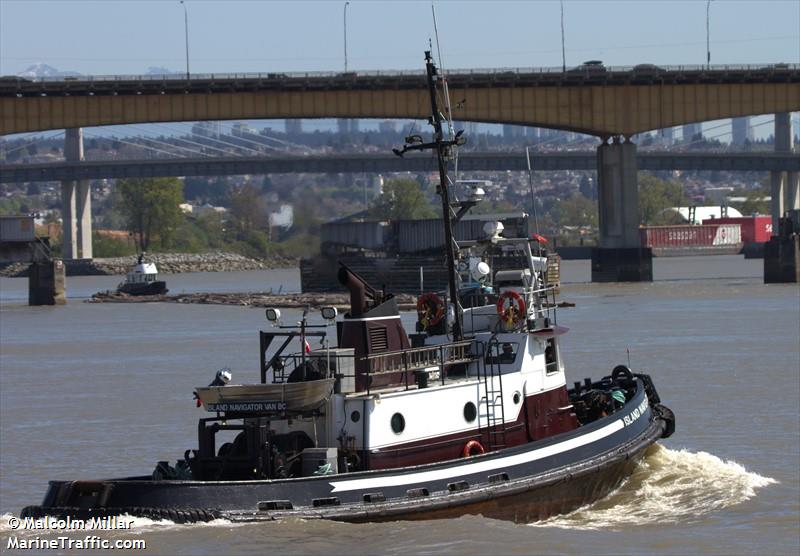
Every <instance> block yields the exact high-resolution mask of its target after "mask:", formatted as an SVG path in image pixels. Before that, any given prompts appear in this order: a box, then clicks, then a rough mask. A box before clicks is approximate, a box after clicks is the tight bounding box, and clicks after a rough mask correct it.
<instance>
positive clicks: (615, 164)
mask: <svg viewBox="0 0 800 556" xmlns="http://www.w3.org/2000/svg"><path fill="white" fill-rule="evenodd" d="M597 202H598V209H599V219H600V237H599V246H598V247H595V248H594V249H592V282H652V280H653V253H652V251H651V250H650V249H649V248H647V247H642V246H641V241H640V236H639V184H638V180H637V166H636V145H635V144H634V143H633V142H631V140H630V138H625V140H624V141H623V140H621V138H620V137H619V136H616V137H614V138H613V140H612V143H611V144H609V143H608V142H606V141H604V142H603V144H602V145H600V146H599V147H598V148H597Z"/></svg>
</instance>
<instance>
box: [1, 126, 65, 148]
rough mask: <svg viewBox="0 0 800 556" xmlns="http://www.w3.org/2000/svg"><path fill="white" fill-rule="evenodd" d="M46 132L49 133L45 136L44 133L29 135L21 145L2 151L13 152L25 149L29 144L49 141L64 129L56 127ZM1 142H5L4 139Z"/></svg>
mask: <svg viewBox="0 0 800 556" xmlns="http://www.w3.org/2000/svg"><path fill="white" fill-rule="evenodd" d="M47 133H50V136H48V137H45V136H44V135H39V136H34V137H31V138H30V140H29V141H28V142H26V143H25V144H23V145H22V146H20V147H14V148H13V149H8V150H7V151H4V152H5V153H6V154H8V153H13V152H17V151H20V150H22V149H27V148H28V147H30V146H31V145H37V144H39V143H44V142H45V141H49V140H51V139H54V138H55V137H56V136H58V135H63V133H64V130H63V129H56V130H54V131H50V132H47ZM19 140H22V141H24V140H25V139H22V138H20V139H19ZM2 143H3V144H5V143H6V140H3V141H2Z"/></svg>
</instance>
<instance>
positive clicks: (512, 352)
mask: <svg viewBox="0 0 800 556" xmlns="http://www.w3.org/2000/svg"><path fill="white" fill-rule="evenodd" d="M518 350H519V344H518V343H516V342H498V343H493V344H490V345H489V350H488V351H487V353H486V362H487V363H489V364H492V365H497V364H501V365H508V364H510V363H513V362H514V361H516V360H517V351H518Z"/></svg>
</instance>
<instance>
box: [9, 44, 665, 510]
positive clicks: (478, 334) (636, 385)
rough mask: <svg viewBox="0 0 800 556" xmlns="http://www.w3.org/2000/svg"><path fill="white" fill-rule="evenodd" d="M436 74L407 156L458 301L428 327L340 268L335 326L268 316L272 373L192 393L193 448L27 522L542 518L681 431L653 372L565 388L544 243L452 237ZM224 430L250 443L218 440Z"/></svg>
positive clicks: (581, 498) (425, 299) (608, 481)
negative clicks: (438, 226)
mask: <svg viewBox="0 0 800 556" xmlns="http://www.w3.org/2000/svg"><path fill="white" fill-rule="evenodd" d="M426 66H427V74H428V84H429V90H430V97H431V106H432V114H433V115H432V117H431V123H432V125H433V127H434V140H433V141H432V142H430V143H424V142H422V141H421V140H420V139H419V137H418V136H415V137H411V138H408V140H407V143H406V145H405V146H404V147H403V148H402V149H397V150H396V153H397V154H399V155H403V154H404V153H405V152H407V151H410V150H426V149H433V150H435V151H436V154H437V159H438V162H439V170H440V177H441V180H440V184H439V194H440V196H441V200H442V215H443V226H444V233H445V238H446V246H445V247H446V264H447V267H448V271H449V272H448V288H447V291H446V292H430V293H427V294H423V295H421V296H420V298H419V300H418V303H417V323H416V327H415V328H416V329H415V331H414V332H413V333H411V334H409V333H407V332H406V330H405V329H404V327H403V325H402V323H401V317H400V313H399V310H398V305H397V301H396V299H395V298H394V297H393V296H392V294H391V293H387V292H386V291H384V290H379V289H375V288H373V287H372V286H370V285H369V284H368V283H367V282H366V281H365V280H364V279H362V278H361V277H360V276H358V274H356V273H355V272H353V271H352V270H351V269H349V268H348V267H347V266H345V265H343V264H342V265H341V267H340V269H339V272H338V279H339V282H340V283H341V284H342V285H343V286H344V287H346V288H347V289H348V290H349V292H350V307H349V311H348V312H347V314H345V315H343V317H342V318H341V319H339V320H338V322H337V311H336V309H334V308H332V307H329V308H323V309H322V312H321V316H322V319H323V321H324V322H322V323H320V324H313V323H310V322H309V314H308V311H305V312H304V313H303V316H302V318H301V319H300V320H299V322H297V323H296V325H294V324H284V323H283V321H282V319H281V314H280V311H278V310H277V309H267V311H266V318H267V320H268V321H269V322H271V323H272V325H273V328H272V330H269V331H260V333H259V340H260V342H259V343H260V349H259V352H260V377H259V379H260V380H259V381H258V382H257V383H253V384H239V385H237V384H233V383H232V376H231V373H230V372H229V371H228V370H227V369H223V370H221V371H219V372H218V373H217V375H216V377H215V379H214V381H213V382H212V383H211V384H210V385H209V386H206V387H198V388H196V389H195V397H196V399H197V405H198V406H202V407H203V408H204V409H205V410H206V411H207V412H209V414H210V416H207V417H204V418H201V419H200V420H199V426H198V437H199V438H198V447H197V448H196V449H190V450H186V452H185V453H184V456H183V458H182V459H181V460H180V461H178V462H177V463H176V464H175V465H174V466H173V465H170V464H169V463H168V462H159V464H158V466H157V467H156V469H155V471H154V472H153V473H152V475H148V476H139V477H129V478H122V479H108V480H97V481H51V482H50V486H49V488H48V490H47V493H46V495H45V498H44V501H43V502H42V504H41V505H39V506H29V507H27V508H25V509H24V510H23V511H22V515H23V516H24V517H40V516H45V515H53V516H60V517H64V516H72V517H74V518H87V517H93V516H107V515H119V514H130V515H136V516H146V517H150V518H154V519H171V520H173V521H176V522H188V521H205V520H210V519H214V518H219V517H224V518H225V519H229V520H231V521H261V520H274V519H284V518H297V517H299V518H324V519H333V520H341V521H352V522H366V521H382V520H396V519H433V518H445V517H455V516H460V515H464V514H478V513H480V514H482V515H484V516H486V517H492V518H499V519H508V520H513V521H517V522H531V521H535V520H539V519H544V518H546V517H548V516H551V515H553V514H556V513H562V512H567V511H571V510H573V509H575V508H577V507H579V506H581V505H584V504H587V503H590V502H593V501H595V500H598V499H599V498H602V497H603V496H605V495H606V494H608V493H609V492H610V491H611V490H613V489H614V488H616V487H618V486H619V485H620V484H621V483H622V481H624V480H625V478H626V477H628V476H629V475H630V474H631V472H632V471H633V469H634V467H635V466H636V464H637V462H638V461H639V460H641V458H642V457H643V456H644V453H645V451H646V449H647V448H648V447H649V446H651V445H652V444H653V443H655V442H657V441H658V440H659V439H660V438H665V437H668V436H669V435H671V434H672V433H673V431H674V423H675V419H674V416H673V414H672V412H671V411H670V410H669V409H668V408H667V407H665V406H663V405H662V404H661V401H660V399H659V396H658V393H657V392H656V389H655V386H654V384H653V381H652V380H651V378H650V377H649V376H648V375H646V374H642V373H634V372H632V371H631V370H630V369H629V368H628V367H626V366H624V365H619V366H617V367H615V368H614V369H613V370H612V371H611V373H610V374H609V375H607V376H601V377H599V378H596V379H592V378H586V379H584V380H583V381H576V382H574V383H573V385H572V387H571V388H568V387H567V381H566V376H565V371H564V362H563V358H562V353H561V344H560V340H561V338H562V337H563V335H564V334H565V333H567V328H566V327H564V326H561V325H559V324H558V322H557V315H556V303H555V293H554V288H553V287H552V286H551V285H549V284H548V281H547V272H546V271H547V259H546V251H545V248H544V245H543V242H542V241H541V239H542V238H541V237H540V236H534V237H510V238H506V237H504V236H503V229H502V226H501V225H498V224H494V225H492V224H490V225H488V226H487V227H486V228H485V230H484V231H485V232H486V236H485V238H483V239H480V240H475V241H470V242H459V244H457V243H456V242H455V241H454V239H453V234H452V224H453V220H457V219H458V218H460V217H461V216H463V215H464V214H465V213H466V212H467V210H469V207H470V206H473V205H474V204H475V202H477V201H476V200H475V199H470V200H467V201H457V200H456V201H455V202H451V199H450V190H449V182H448V179H447V173H446V169H445V164H446V160H447V158H448V156H449V155H450V154H451V151H452V149H453V148H455V147H457V146H458V145H460V144H463V137H462V136H461V133H458V134H456V135H455V136H453V138H452V139H451V140H445V139H444V138H443V132H442V123H441V116H440V113H439V110H438V107H437V99H436V97H437V94H438V92H437V83H438V82H439V79H440V78H439V75H438V72H437V69H436V66H435V65H434V63H433V61H432V59H431V56H430V53H429V52H426ZM334 323H335V330H336V332H335V337H336V340H337V341H336V344H335V347H334V345H333V344H332V342H331V341H330V340H331V338H330V337H329V336H330V335H329V333H328V330H329V329H330V328H331V327H332V326H333V325H334ZM309 339H310V340H312V341H315V342H316V341H318V342H319V343H320V345H321V347H320V348H318V349H313V350H312V349H311V346H310V343H309ZM290 346H291V347H290ZM221 431H235V432H236V433H237V434H236V436H235V439H234V440H233V442H225V443H221V445H219V446H218V445H217V444H218V443H217V434H218V433H219V432H221Z"/></svg>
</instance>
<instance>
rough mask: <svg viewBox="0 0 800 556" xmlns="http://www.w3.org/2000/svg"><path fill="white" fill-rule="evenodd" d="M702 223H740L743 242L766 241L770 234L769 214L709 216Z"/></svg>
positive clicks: (770, 218)
mask: <svg viewBox="0 0 800 556" xmlns="http://www.w3.org/2000/svg"><path fill="white" fill-rule="evenodd" d="M703 224H704V225H705V224H741V226H742V241H743V242H744V243H754V242H755V243H766V242H767V241H769V238H770V236H771V235H772V217H771V216H742V217H730V218H710V219H707V220H703Z"/></svg>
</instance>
